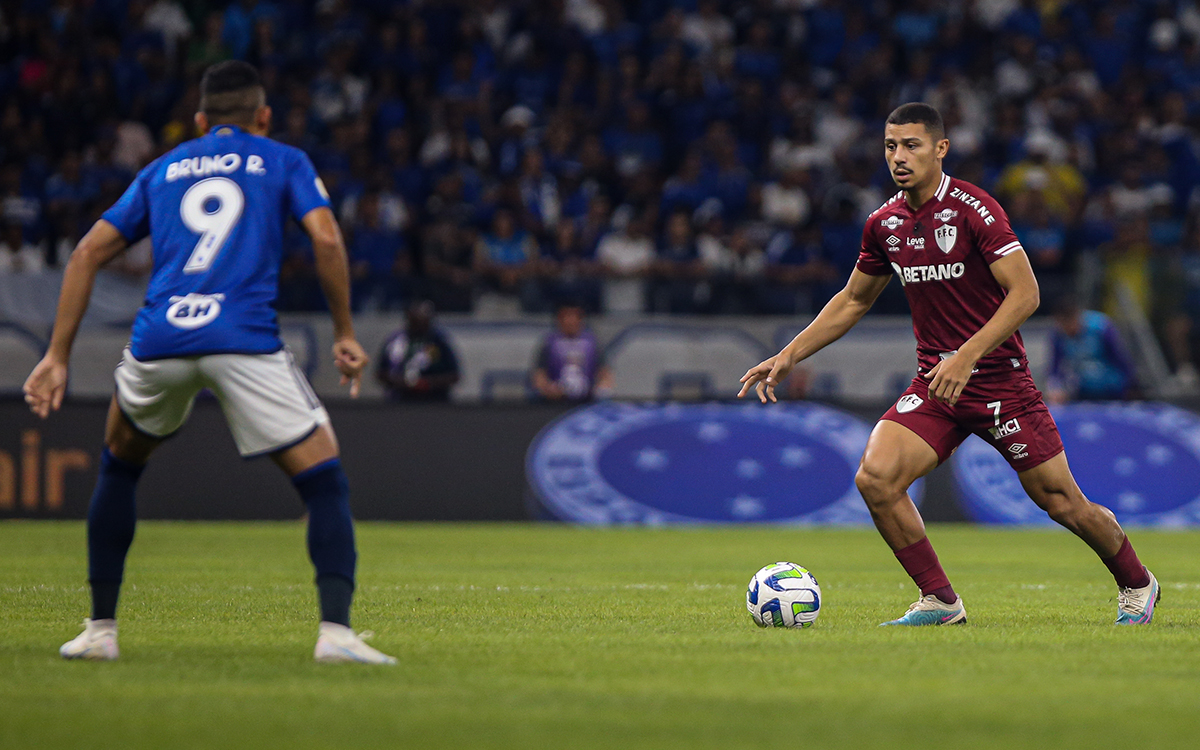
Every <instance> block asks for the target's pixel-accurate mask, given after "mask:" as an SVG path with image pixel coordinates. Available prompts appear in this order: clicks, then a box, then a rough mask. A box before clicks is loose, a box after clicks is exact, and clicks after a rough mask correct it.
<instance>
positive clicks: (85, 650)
mask: <svg viewBox="0 0 1200 750" xmlns="http://www.w3.org/2000/svg"><path fill="white" fill-rule="evenodd" d="M58 654H59V656H61V657H62V658H64V659H88V660H90V661H112V660H114V659H116V658H117V657H118V656H120V651H119V650H118V649H117V621H116V620H84V621H83V632H82V633H80V634H79V635H77V636H75V637H74V638H72V639H71V640H69V641H67V642H66V643H64V644H63V645H62V647H61V648H59V649H58Z"/></svg>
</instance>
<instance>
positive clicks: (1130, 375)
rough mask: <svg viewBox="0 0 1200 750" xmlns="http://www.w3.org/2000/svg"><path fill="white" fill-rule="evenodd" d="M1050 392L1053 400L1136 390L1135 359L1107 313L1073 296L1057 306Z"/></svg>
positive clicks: (1093, 397) (1124, 394)
mask: <svg viewBox="0 0 1200 750" xmlns="http://www.w3.org/2000/svg"><path fill="white" fill-rule="evenodd" d="M1051 347H1052V358H1051V363H1050V376H1049V383H1048V387H1047V389H1046V397H1047V398H1048V399H1049V400H1050V402H1051V403H1056V404H1061V403H1065V402H1067V401H1076V400H1082V401H1096V400H1109V399H1122V398H1129V397H1130V396H1132V395H1133V394H1134V393H1136V390H1137V374H1136V372H1135V370H1134V367H1133V362H1132V361H1131V360H1130V358H1129V354H1128V353H1127V352H1126V350H1125V346H1124V345H1123V344H1122V343H1121V336H1120V333H1119V332H1118V331H1117V327H1116V326H1115V325H1113V322H1112V320H1110V319H1109V317H1108V316H1107V315H1105V314H1104V313H1102V312H1098V311H1096V310H1084V309H1082V308H1080V306H1079V303H1078V302H1077V301H1076V300H1075V299H1074V298H1071V297H1066V298H1064V299H1063V300H1062V301H1061V302H1060V303H1059V304H1058V306H1057V307H1056V308H1055V313H1054V333H1053V338H1052V339H1051Z"/></svg>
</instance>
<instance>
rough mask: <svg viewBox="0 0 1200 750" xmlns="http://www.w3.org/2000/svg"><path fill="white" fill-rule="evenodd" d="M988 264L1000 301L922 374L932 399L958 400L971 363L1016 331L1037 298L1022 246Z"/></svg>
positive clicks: (1032, 309)
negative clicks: (950, 351)
mask: <svg viewBox="0 0 1200 750" xmlns="http://www.w3.org/2000/svg"><path fill="white" fill-rule="evenodd" d="M989 267H990V268H991V269H992V276H994V277H995V278H996V281H997V282H998V283H999V284H1000V286H1001V287H1002V288H1003V289H1004V291H1005V293H1006V294H1005V297H1004V301H1003V302H1001V303H1000V307H998V308H997V309H996V312H995V314H994V315H992V318H991V320H989V321H988V322H987V323H985V324H984V326H983V328H980V329H979V330H978V331H977V332H976V333H975V335H974V336H972V337H971V338H969V339H967V341H966V343H964V344H963V345H962V346H961V347H959V349H958V353H957V354H955V355H953V356H951V357H947V358H946V359H944V360H942V361H941V362H938V363H937V364H936V365H934V367H933V369H931V370H930V371H929V372H928V373H926V374H925V377H926V378H928V379H929V380H930V382H929V395H930V397H931V398H933V399H934V400H935V401H943V402H945V403H948V404H950V405H951V406H953V405H954V404H956V403H958V397H959V396H961V395H962V392H963V388H965V387H966V385H967V381H968V380H969V379H970V378H971V371H972V370H974V369H975V363H976V362H978V361H979V360H980V359H981V358H983V357H984V356H985V355H987V354H989V353H990V352H991V351H992V350H994V349H995V348H996V347H998V346H1000V345H1001V344H1003V343H1004V342H1005V341H1007V340H1008V337H1009V336H1012V335H1013V334H1014V333H1016V331H1017V329H1018V328H1020V327H1021V324H1022V323H1024V322H1025V321H1026V320H1028V319H1029V316H1030V315H1033V312H1034V311H1035V310H1037V308H1038V304H1039V303H1040V302H1041V297H1040V293H1039V291H1038V283H1037V278H1036V277H1035V276H1034V275H1033V268H1032V267H1031V266H1030V265H1029V256H1027V255H1025V251H1024V250H1019V249H1018V250H1017V251H1016V252H1010V253H1008V254H1006V255H1005V256H1004V257H1002V258H1000V259H998V260H996V261H994V262H993V263H992V264H991V266H989Z"/></svg>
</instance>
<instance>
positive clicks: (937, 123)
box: [887, 102, 946, 141]
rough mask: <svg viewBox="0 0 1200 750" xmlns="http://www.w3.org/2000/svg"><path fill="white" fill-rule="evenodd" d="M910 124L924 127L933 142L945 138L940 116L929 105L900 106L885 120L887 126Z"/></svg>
mask: <svg viewBox="0 0 1200 750" xmlns="http://www.w3.org/2000/svg"><path fill="white" fill-rule="evenodd" d="M910 123H920V124H922V125H924V126H925V129H926V130H928V131H929V134H930V135H932V136H933V140H935V141H940V140H942V139H943V138H945V137H946V126H945V124H944V123H943V122H942V115H941V113H940V112H938V111H937V108H936V107H934V106H933V105H931V104H926V103H925V102H909V103H908V104H901V105H900V106H899V107H896V108H895V109H893V110H892V113H891V114H890V115H888V118H887V124H888V125H908V124H910Z"/></svg>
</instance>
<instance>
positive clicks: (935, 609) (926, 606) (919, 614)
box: [879, 594, 967, 627]
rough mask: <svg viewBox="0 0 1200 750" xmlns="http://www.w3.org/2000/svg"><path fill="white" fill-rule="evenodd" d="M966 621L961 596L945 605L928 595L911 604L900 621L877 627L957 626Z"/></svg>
mask: <svg viewBox="0 0 1200 750" xmlns="http://www.w3.org/2000/svg"><path fill="white" fill-rule="evenodd" d="M966 621H967V609H966V607H964V606H963V603H962V597H961V596H960V597H958V600H957V601H955V602H954V603H953V604H947V603H945V602H944V601H942V600H941V599H938V598H937V597H936V596H934V595H933V594H930V595H929V596H922V597H921V598H920V599H918V600H916V601H915V602H913V604H912V606H910V607H909V608H908V611H907V612H905V613H904V616H903V617H901V618H900V619H898V620H889V621H888V622H881V623H879V627H884V626H885V625H908V626H917V625H959V624H962V623H965V622H966Z"/></svg>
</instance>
